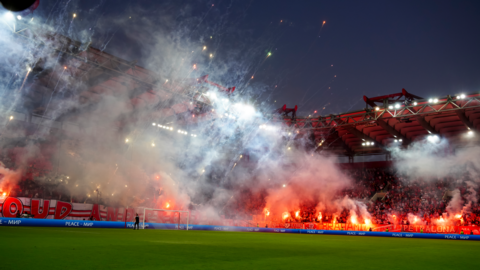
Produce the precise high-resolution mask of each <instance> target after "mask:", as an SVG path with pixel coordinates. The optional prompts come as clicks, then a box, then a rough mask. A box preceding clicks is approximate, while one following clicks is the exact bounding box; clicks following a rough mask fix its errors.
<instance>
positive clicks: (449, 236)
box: [445, 235, 457, 239]
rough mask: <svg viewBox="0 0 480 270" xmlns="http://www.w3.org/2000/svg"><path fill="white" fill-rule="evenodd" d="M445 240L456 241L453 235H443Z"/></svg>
mask: <svg viewBox="0 0 480 270" xmlns="http://www.w3.org/2000/svg"><path fill="white" fill-rule="evenodd" d="M445 238H446V239H457V237H456V236H455V235H445Z"/></svg>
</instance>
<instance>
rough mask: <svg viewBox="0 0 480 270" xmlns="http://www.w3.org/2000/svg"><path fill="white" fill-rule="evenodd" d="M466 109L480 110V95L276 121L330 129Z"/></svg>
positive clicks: (309, 127) (308, 127)
mask: <svg viewBox="0 0 480 270" xmlns="http://www.w3.org/2000/svg"><path fill="white" fill-rule="evenodd" d="M465 109H480V94H478V93H474V94H469V95H468V96H467V97H466V98H464V99H463V100H462V101H461V102H459V101H453V100H452V99H450V98H447V97H445V98H441V99H439V100H438V102H436V103H434V104H433V103H431V102H429V101H426V100H423V101H416V102H415V103H412V104H409V105H402V107H401V108H390V107H387V108H379V109H378V110H361V111H354V112H348V113H344V114H340V115H329V116H325V117H318V118H309V117H307V118H297V119H296V121H295V122H293V121H291V120H289V119H283V118H281V119H274V120H273V121H278V122H283V123H285V124H287V125H289V126H295V128H297V129H330V128H337V127H348V126H357V125H365V124H369V123H374V122H375V121H376V120H378V119H383V120H387V119H391V118H398V119H401V118H408V117H417V116H427V115H436V114H438V113H445V112H452V113H453V112H455V111H458V110H465Z"/></svg>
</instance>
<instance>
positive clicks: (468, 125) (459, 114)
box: [455, 110, 475, 130]
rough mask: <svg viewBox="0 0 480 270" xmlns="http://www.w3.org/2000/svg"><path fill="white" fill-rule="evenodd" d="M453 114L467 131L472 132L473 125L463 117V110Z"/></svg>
mask: <svg viewBox="0 0 480 270" xmlns="http://www.w3.org/2000/svg"><path fill="white" fill-rule="evenodd" d="M455 113H456V114H457V116H458V118H460V121H462V123H463V124H465V126H466V127H467V128H468V129H472V130H474V129H475V126H474V125H473V123H472V122H470V120H469V119H468V118H467V116H466V115H465V110H458V111H455Z"/></svg>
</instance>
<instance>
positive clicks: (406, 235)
mask: <svg viewBox="0 0 480 270" xmlns="http://www.w3.org/2000/svg"><path fill="white" fill-rule="evenodd" d="M405 237H413V234H412V233H407V234H405Z"/></svg>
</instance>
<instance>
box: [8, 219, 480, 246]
mask: <svg viewBox="0 0 480 270" xmlns="http://www.w3.org/2000/svg"><path fill="white" fill-rule="evenodd" d="M142 225H143V224H142ZM2 226H32V227H33V226H35V227H76V228H116V229H121V228H124V226H125V225H124V222H112V221H109V222H107V221H72V220H56V219H47V220H44V219H27V218H0V227H2ZM126 227H127V228H128V229H131V228H133V223H132V222H128V223H127V226H126ZM145 228H146V229H179V230H185V229H187V226H186V224H180V225H177V224H162V223H145ZM188 230H205V231H238V232H263V233H300V234H326V235H346V236H377V237H397V238H424V239H447V240H474V241H480V235H456V234H428V233H398V232H393V233H392V232H358V231H335V230H332V231H330V230H303V229H282V228H252V227H233V226H211V225H188Z"/></svg>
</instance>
